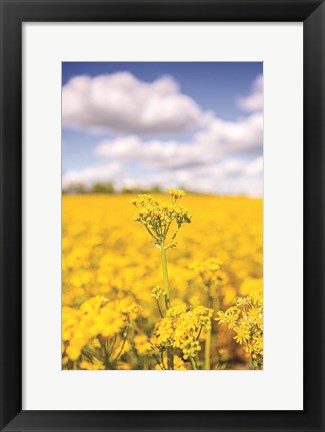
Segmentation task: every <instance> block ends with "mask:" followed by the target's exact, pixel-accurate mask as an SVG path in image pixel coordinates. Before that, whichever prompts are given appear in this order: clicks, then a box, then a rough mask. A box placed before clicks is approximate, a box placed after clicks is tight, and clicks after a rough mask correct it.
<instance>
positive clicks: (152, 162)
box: [95, 113, 263, 169]
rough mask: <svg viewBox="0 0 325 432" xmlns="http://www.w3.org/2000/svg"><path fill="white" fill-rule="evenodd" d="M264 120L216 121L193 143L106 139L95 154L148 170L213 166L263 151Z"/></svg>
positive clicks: (260, 116)
mask: <svg viewBox="0 0 325 432" xmlns="http://www.w3.org/2000/svg"><path fill="white" fill-rule="evenodd" d="M262 139H263V117H262V115H261V114H259V113H255V114H252V115H251V116H249V117H247V118H246V119H243V120H240V121H237V122H230V121H224V120H220V119H217V118H212V119H210V121H209V122H208V124H207V127H206V129H205V130H204V131H201V132H199V133H197V134H195V135H194V137H193V138H192V140H191V141H189V142H186V143H180V142H179V141H175V140H169V141H161V140H151V141H142V140H141V139H140V138H139V137H137V136H135V135H131V136H127V137H121V138H116V139H112V140H104V141H103V142H102V143H100V144H99V145H98V146H97V147H96V148H95V154H96V155H97V156H101V157H108V158H110V159H112V160H117V161H120V162H126V161H132V162H136V163H138V164H140V165H143V166H144V167H147V168H153V169H175V168H181V167H189V166H192V167H193V166H195V165H202V164H209V163H211V162H213V161H216V160H219V159H220V158H224V157H225V156H228V155H232V157H234V156H235V155H236V154H237V155H238V154H241V155H242V154H253V155H258V154H261V152H262Z"/></svg>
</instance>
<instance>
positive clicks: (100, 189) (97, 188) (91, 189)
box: [62, 182, 165, 195]
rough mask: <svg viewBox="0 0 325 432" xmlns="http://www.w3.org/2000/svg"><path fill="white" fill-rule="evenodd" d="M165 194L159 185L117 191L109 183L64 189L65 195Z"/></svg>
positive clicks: (65, 187)
mask: <svg viewBox="0 0 325 432" xmlns="http://www.w3.org/2000/svg"><path fill="white" fill-rule="evenodd" d="M163 192H165V191H164V190H163V189H161V188H160V187H159V186H157V185H153V186H151V187H150V188H147V189H145V188H140V187H133V188H131V187H125V188H123V189H122V190H117V189H116V188H115V187H114V184H113V183H111V182H108V183H100V182H97V183H94V184H93V185H91V186H86V185H84V184H83V183H70V184H69V185H67V186H64V187H63V188H62V193H63V194H71V195H79V194H115V193H122V194H139V193H163Z"/></svg>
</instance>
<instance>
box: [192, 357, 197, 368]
mask: <svg viewBox="0 0 325 432" xmlns="http://www.w3.org/2000/svg"><path fill="white" fill-rule="evenodd" d="M190 361H191V365H192V368H193V369H194V370H197V366H196V363H195V360H194V358H193V357H190Z"/></svg>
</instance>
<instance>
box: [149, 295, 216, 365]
mask: <svg viewBox="0 0 325 432" xmlns="http://www.w3.org/2000/svg"><path fill="white" fill-rule="evenodd" d="M212 313H213V310H212V309H208V308H206V307H204V306H197V307H189V308H188V307H187V306H186V304H185V303H183V302H178V303H176V304H175V305H174V306H172V307H171V308H170V309H168V311H167V313H166V316H165V317H164V318H162V319H161V320H160V321H159V322H158V323H157V325H156V326H155V329H154V337H153V338H152V343H153V345H154V346H155V347H156V348H159V349H160V350H164V349H166V348H167V347H169V346H170V347H173V348H175V349H179V350H180V351H181V353H182V357H183V359H184V360H187V359H190V358H195V357H196V356H197V353H198V352H199V351H200V349H201V348H200V336H201V332H202V330H203V329H205V331H207V330H209V329H210V326H211V319H210V318H211V316H212Z"/></svg>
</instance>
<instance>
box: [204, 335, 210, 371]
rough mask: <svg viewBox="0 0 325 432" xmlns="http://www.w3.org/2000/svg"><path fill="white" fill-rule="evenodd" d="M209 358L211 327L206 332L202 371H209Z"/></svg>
mask: <svg viewBox="0 0 325 432" xmlns="http://www.w3.org/2000/svg"><path fill="white" fill-rule="evenodd" d="M210 356H211V327H210V329H209V330H208V331H207V335H206V339H205V347H204V369H205V370H210V368H211V365H210Z"/></svg>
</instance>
